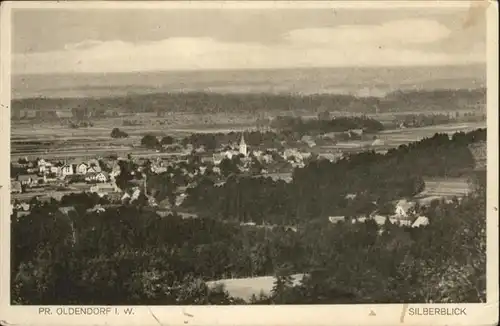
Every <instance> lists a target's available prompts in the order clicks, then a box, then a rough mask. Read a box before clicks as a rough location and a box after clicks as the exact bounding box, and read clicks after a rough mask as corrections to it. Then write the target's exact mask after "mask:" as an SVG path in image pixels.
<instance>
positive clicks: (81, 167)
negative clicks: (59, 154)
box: [76, 162, 89, 174]
mask: <svg viewBox="0 0 500 326" xmlns="http://www.w3.org/2000/svg"><path fill="white" fill-rule="evenodd" d="M88 167H89V166H88V164H87V163H84V162H82V163H80V164H78V165H77V166H76V173H77V174H87V169H88Z"/></svg>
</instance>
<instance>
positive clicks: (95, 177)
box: [85, 172, 109, 182]
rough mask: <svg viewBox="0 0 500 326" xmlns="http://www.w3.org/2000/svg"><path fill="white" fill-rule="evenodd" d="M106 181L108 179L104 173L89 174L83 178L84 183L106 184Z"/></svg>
mask: <svg viewBox="0 0 500 326" xmlns="http://www.w3.org/2000/svg"><path fill="white" fill-rule="evenodd" d="M108 179H109V177H108V174H107V173H106V172H97V173H96V172H91V173H87V175H86V176H85V181H89V182H106V181H108Z"/></svg>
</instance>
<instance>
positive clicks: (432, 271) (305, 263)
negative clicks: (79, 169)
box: [11, 175, 486, 305]
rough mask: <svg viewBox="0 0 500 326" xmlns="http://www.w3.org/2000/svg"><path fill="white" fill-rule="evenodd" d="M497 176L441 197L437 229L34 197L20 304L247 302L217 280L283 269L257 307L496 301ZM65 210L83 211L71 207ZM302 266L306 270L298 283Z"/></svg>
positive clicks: (16, 256)
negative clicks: (491, 207)
mask: <svg viewBox="0 0 500 326" xmlns="http://www.w3.org/2000/svg"><path fill="white" fill-rule="evenodd" d="M485 179H486V178H485V176H484V175H481V178H477V179H475V181H474V185H475V191H474V192H473V193H472V194H471V195H470V196H468V197H466V198H464V199H463V200H462V201H458V200H456V201H453V202H451V203H445V202H440V201H435V202H433V203H432V204H431V205H430V206H429V207H428V208H427V209H426V210H425V212H424V213H425V214H426V215H427V216H428V217H429V219H430V221H431V222H430V225H429V226H426V227H423V228H418V229H412V228H403V227H398V226H396V225H392V224H386V225H385V226H378V225H377V224H376V223H374V222H373V221H371V220H367V222H365V223H356V224H351V223H349V222H346V223H342V222H341V223H339V224H335V225H334V224H331V223H329V222H328V221H327V220H326V219H325V220H322V221H317V222H315V223H308V224H306V225H303V227H301V228H299V229H298V230H297V232H293V231H289V230H288V231H287V230H286V229H285V228H282V227H276V228H273V229H266V228H255V227H246V226H240V225H238V224H231V223H223V222H220V221H217V220H214V219H209V218H206V219H182V218H180V217H179V216H175V215H170V216H166V217H160V216H159V215H157V214H156V213H155V212H154V211H150V210H149V209H147V208H145V207H140V206H131V205H124V206H119V207H109V208H107V210H106V211H105V212H99V211H97V210H91V211H89V209H90V208H92V207H94V205H95V204H98V203H101V204H103V205H105V204H106V202H105V200H103V199H99V198H98V197H97V196H90V195H86V194H79V195H71V196H66V197H63V199H62V201H61V203H58V202H56V201H53V202H49V203H39V202H36V201H33V202H32V205H33V206H32V210H31V213H30V214H29V215H27V216H24V217H22V218H19V219H17V218H15V217H13V218H12V223H11V228H12V229H11V231H12V245H11V302H12V304H31V305H42V304H44V305H58V304H59V305H60V304H63V305H71V304H75V305H76V304H85V305H92V304H101V305H102V304H108V305H109V304H111V305H176V304H181V305H191V304H195V305H196V304H243V303H244V302H243V301H242V300H238V299H235V298H231V297H230V295H229V294H228V293H227V292H226V291H225V290H224V288H221V287H219V288H216V289H209V288H208V287H207V285H206V283H205V281H207V280H216V279H222V278H231V277H249V276H263V275H276V276H278V281H277V282H276V285H275V288H274V289H273V292H272V293H271V294H270V295H269V296H263V297H260V298H254V300H253V303H275V304H282V303H284V304H287V303H295V304H322V303H323V304H326V303H329V304H335V303H401V302H430V301H431V300H432V301H433V302H434V303H437V302H443V303H444V302H455V303H463V302H468V303H471V302H480V301H482V302H484V300H485V293H486V291H485V282H486V273H485V267H486V266H485V261H486V259H485V258H486V257H485V237H486V232H485V229H486V225H485V191H486V188H485ZM61 206H73V207H75V210H73V211H65V212H61V211H60V210H58V208H60V207H61ZM292 273H305V274H307V277H305V279H304V281H303V282H302V283H301V284H300V285H298V286H295V287H293V286H292V285H291V283H290V282H289V275H290V274H292Z"/></svg>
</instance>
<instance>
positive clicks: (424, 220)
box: [411, 216, 429, 228]
mask: <svg viewBox="0 0 500 326" xmlns="http://www.w3.org/2000/svg"><path fill="white" fill-rule="evenodd" d="M426 225H429V219H428V218H427V217H425V216H419V217H417V219H416V220H415V222H413V224H412V225H411V227H412V228H418V227H421V226H426Z"/></svg>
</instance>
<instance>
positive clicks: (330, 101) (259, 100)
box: [12, 89, 486, 116]
mask: <svg viewBox="0 0 500 326" xmlns="http://www.w3.org/2000/svg"><path fill="white" fill-rule="evenodd" d="M485 93H486V90H485V89H473V90H468V89H449V90H447V89H443V90H432V91H423V90H415V91H404V92H394V93H389V94H387V95H386V96H385V97H381V98H379V97H357V96H354V95H343V94H310V95H301V94H272V93H265V94H263V93H259V94H257V93H230V94H229V93H227V94H226V93H209V92H176V93H174V92H172V93H157V94H135V95H127V96H115V97H100V98H99V97H95V98H43V97H38V98H25V99H15V100H14V101H12V109H13V110H14V112H18V111H19V110H24V109H26V108H28V109H30V110H35V111H40V110H41V111H52V110H68V111H73V112H74V113H75V114H76V113H77V112H78V115H83V116H87V113H88V112H93V114H94V116H96V115H98V116H100V115H102V114H103V109H104V110H106V108H116V109H117V110H119V111H121V112H123V113H127V112H128V113H139V112H157V113H158V114H159V115H162V114H164V113H165V112H199V113H215V112H244V113H248V112H255V113H257V112H262V113H264V112H285V111H289V112H290V111H309V112H317V111H318V110H328V111H344V112H358V113H375V112H376V110H378V111H379V112H398V111H411V112H422V111H427V112H432V111H433V110H437V109H440V110H442V108H450V110H453V111H455V110H460V109H465V108H473V107H475V106H477V105H484V103H485V98H486V96H485ZM104 113H105V112H104ZM12 116H16V114H13V115H12Z"/></svg>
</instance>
